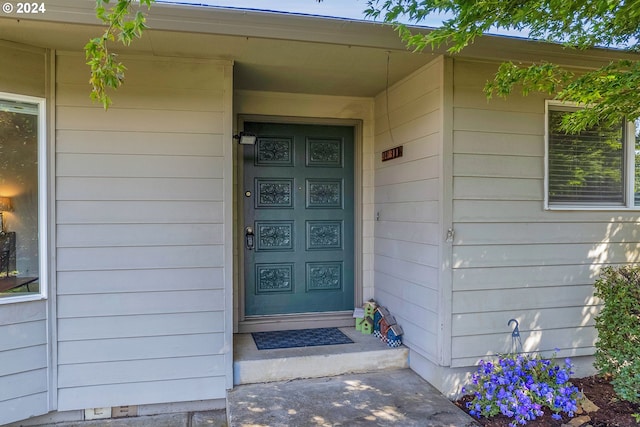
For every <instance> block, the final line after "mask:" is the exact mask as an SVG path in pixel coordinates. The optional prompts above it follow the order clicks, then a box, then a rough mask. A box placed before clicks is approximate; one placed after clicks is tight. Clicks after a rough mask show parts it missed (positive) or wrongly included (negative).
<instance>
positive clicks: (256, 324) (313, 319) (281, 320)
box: [233, 114, 363, 333]
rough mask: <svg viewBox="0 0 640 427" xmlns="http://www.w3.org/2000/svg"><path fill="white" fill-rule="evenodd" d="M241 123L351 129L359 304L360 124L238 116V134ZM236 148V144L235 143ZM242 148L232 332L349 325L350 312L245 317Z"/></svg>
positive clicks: (357, 299) (237, 163)
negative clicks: (352, 137) (344, 127)
mask: <svg viewBox="0 0 640 427" xmlns="http://www.w3.org/2000/svg"><path fill="white" fill-rule="evenodd" d="M245 122H258V123H279V124H285V125H320V126H322V125H324V126H352V127H353V130H354V133H353V136H354V139H353V141H354V164H353V179H354V187H355V188H354V198H355V200H354V235H355V236H354V239H355V241H354V252H355V253H354V254H353V255H354V259H353V260H354V272H353V274H354V277H353V278H354V284H353V285H354V286H353V297H354V307H357V306H359V305H360V304H361V303H362V298H363V282H362V276H363V274H362V269H363V263H362V259H363V256H362V255H363V241H362V220H363V214H362V212H363V206H362V184H363V177H362V157H363V156H362V139H363V138H362V127H363V126H362V120H358V119H333V118H313V117H292V116H271V115H256V114H239V115H238V117H237V129H238V132H241V131H243V130H244V124H245ZM236 144H237V143H236ZM242 151H243V150H242V146H241V145H240V144H237V146H236V147H235V157H234V168H235V171H234V172H235V173H234V175H235V183H234V185H235V191H234V192H233V193H234V197H235V200H234V223H235V224H234V227H233V253H234V261H233V267H234V275H233V279H234V280H233V282H234V316H233V319H234V321H233V323H234V328H233V329H234V332H237V333H248V332H260V331H270V330H287V329H304V328H313V327H316V328H319V327H334V326H335V327H339V326H350V325H352V324H353V315H352V312H351V311H335V312H324V313H301V314H282V315H270V316H251V317H250V318H248V317H246V316H245V308H244V300H245V287H244V250H243V247H244V246H243V242H244V221H243V206H242V204H243V199H244V197H242V196H243V194H244V188H243V181H244V170H243V153H242Z"/></svg>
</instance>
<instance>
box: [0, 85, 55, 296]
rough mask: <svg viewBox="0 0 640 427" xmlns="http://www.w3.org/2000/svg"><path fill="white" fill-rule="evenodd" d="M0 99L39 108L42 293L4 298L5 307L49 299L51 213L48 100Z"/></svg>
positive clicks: (12, 96)
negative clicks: (49, 214) (49, 231)
mask: <svg viewBox="0 0 640 427" xmlns="http://www.w3.org/2000/svg"><path fill="white" fill-rule="evenodd" d="M0 99H5V100H8V101H16V102H25V103H30V104H36V105H37V106H38V263H39V265H38V268H39V271H38V283H39V286H40V292H39V293H34V294H31V295H21V296H15V297H13V296H6V297H2V298H0V305H3V304H14V303H17V302H25V301H40V300H45V299H47V296H48V278H49V258H48V247H49V242H48V239H47V236H48V235H49V233H48V220H47V212H48V211H49V206H48V202H49V200H48V197H47V191H48V190H47V189H48V187H47V126H46V120H47V118H46V117H47V116H46V112H47V111H46V100H45V99H44V98H38V97H35V96H27V95H18V94H15V93H7V92H0Z"/></svg>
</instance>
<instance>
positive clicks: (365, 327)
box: [361, 317, 373, 335]
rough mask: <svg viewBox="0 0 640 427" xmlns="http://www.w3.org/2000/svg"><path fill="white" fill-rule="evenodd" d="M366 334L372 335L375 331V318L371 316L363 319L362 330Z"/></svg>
mask: <svg viewBox="0 0 640 427" xmlns="http://www.w3.org/2000/svg"><path fill="white" fill-rule="evenodd" d="M361 332H362V333H363V334H364V335H371V334H372V333H373V319H371V317H365V318H364V319H362V330H361Z"/></svg>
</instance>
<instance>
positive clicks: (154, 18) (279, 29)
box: [5, 0, 406, 50]
mask: <svg viewBox="0 0 640 427" xmlns="http://www.w3.org/2000/svg"><path fill="white" fill-rule="evenodd" d="M94 8H95V0H57V1H56V2H51V3H47V11H46V13H43V14H31V15H20V16H17V15H16V16H15V17H16V18H20V19H21V20H37V21H50V22H61V23H68V24H83V25H99V24H100V23H99V21H98V20H97V18H96V16H95V9H94ZM144 9H145V8H143V10H144ZM5 17H6V18H12V17H13V16H5ZM147 24H148V26H149V28H151V29H154V30H165V31H187V32H195V33H205V34H220V35H231V36H245V37H257V38H270V39H283V40H296V41H307V42H318V43H330V44H339V45H350V46H362V47H372V48H383V49H390V50H406V46H405V45H404V44H403V43H402V41H401V40H400V39H399V37H398V34H397V33H396V32H395V31H393V28H392V27H391V26H390V25H383V24H380V23H375V22H367V21H357V20H350V19H344V18H330V17H319V16H313V15H302V14H293V13H279V12H269V11H259V10H251V9H233V8H224V7H215V6H195V5H183V4H173V3H172V4H167V3H154V4H153V5H152V6H151V10H150V12H149V15H148V17H147Z"/></svg>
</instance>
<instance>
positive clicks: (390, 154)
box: [382, 145, 402, 162]
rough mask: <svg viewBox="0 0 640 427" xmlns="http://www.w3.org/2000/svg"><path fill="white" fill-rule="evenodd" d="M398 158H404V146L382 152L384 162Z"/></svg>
mask: <svg viewBox="0 0 640 427" xmlns="http://www.w3.org/2000/svg"><path fill="white" fill-rule="evenodd" d="M398 157H402V145H401V146H399V147H394V148H389V149H388V150H384V151H383V152H382V161H383V162H386V161H387V160H393V159H397V158H398Z"/></svg>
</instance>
